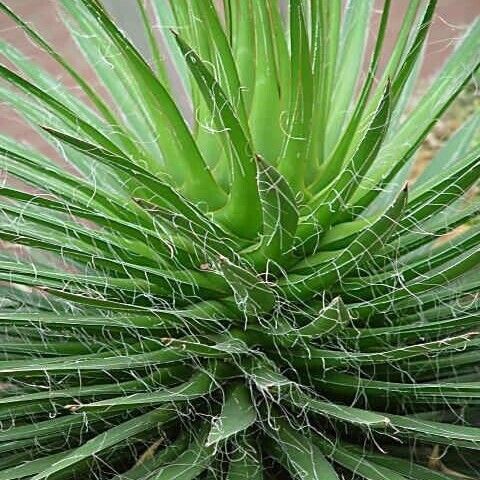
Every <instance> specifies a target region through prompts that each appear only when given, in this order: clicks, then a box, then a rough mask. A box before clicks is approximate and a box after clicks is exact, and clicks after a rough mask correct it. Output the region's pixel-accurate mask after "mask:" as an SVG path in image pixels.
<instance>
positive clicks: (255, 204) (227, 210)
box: [176, 36, 262, 238]
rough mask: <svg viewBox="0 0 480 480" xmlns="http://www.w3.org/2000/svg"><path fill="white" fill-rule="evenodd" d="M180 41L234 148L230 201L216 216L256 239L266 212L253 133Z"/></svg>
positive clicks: (212, 110) (238, 232)
mask: <svg viewBox="0 0 480 480" xmlns="http://www.w3.org/2000/svg"><path fill="white" fill-rule="evenodd" d="M176 38H177V41H178V44H179V46H180V48H181V50H182V52H183V54H184V55H185V58H186V60H187V65H188V66H189V68H190V69H191V71H192V73H193V75H194V78H195V80H196V81H197V83H198V85H199V88H200V90H201V92H202V94H203V97H204V99H205V101H206V102H207V104H208V106H209V108H210V110H211V113H212V115H213V116H214V117H215V118H216V121H217V122H218V128H220V129H223V130H225V131H226V132H227V135H228V145H229V146H230V147H231V149H232V151H231V157H230V170H231V171H230V179H231V186H230V195H229V200H228V202H227V204H226V205H225V206H224V207H223V208H222V209H221V210H220V212H217V213H216V217H217V218H218V219H219V220H221V221H223V222H224V223H225V225H226V226H227V227H228V228H229V229H230V230H231V231H232V232H233V233H235V234H237V235H238V236H240V237H244V238H254V237H255V236H256V235H257V234H258V232H259V231H260V229H261V222H262V211H261V205H260V197H259V193H258V189H257V166H256V161H255V156H254V154H253V151H252V149H251V144H250V140H249V134H248V132H246V131H245V130H244V127H242V125H241V123H240V122H239V120H238V115H237V112H236V110H234V107H233V106H232V105H231V104H230V102H229V100H228V97H227V96H226V95H225V93H224V92H223V90H222V89H221V87H220V85H219V84H218V82H217V80H216V79H215V78H214V77H213V76H212V74H211V73H210V72H209V70H208V69H207V67H206V66H205V64H204V63H203V62H202V60H201V59H200V57H199V56H198V55H197V54H196V53H195V52H194V51H193V50H192V49H191V48H190V47H189V46H188V45H187V44H186V43H185V42H184V41H183V40H182V39H181V38H180V37H179V36H177V37H176ZM219 106H221V107H220V108H219Z"/></svg>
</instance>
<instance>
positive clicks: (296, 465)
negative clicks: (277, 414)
mask: <svg viewBox="0 0 480 480" xmlns="http://www.w3.org/2000/svg"><path fill="white" fill-rule="evenodd" d="M276 423H277V425H276V429H275V430H270V431H269V435H271V437H272V438H271V441H270V442H268V444H267V445H268V446H267V449H268V452H269V453H270V454H271V455H272V456H273V457H274V458H275V459H276V460H277V461H279V462H280V463H281V464H282V465H284V466H285V467H286V468H287V469H288V470H289V471H290V472H291V474H292V475H294V477H295V478H299V479H300V478H302V479H308V480H310V479H311V480H314V479H317V478H324V479H325V480H338V476H337V474H336V473H335V470H334V469H333V467H332V466H331V465H330V463H329V462H328V461H327V459H326V458H325V457H324V455H323V454H322V452H321V450H320V449H319V448H318V447H317V446H316V445H315V444H314V443H313V442H312V441H311V439H310V438H309V437H308V433H306V434H305V435H304V434H303V433H302V431H301V430H295V429H294V428H292V427H290V426H289V425H288V424H287V423H286V422H285V421H277V422H276Z"/></svg>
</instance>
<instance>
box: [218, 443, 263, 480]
mask: <svg viewBox="0 0 480 480" xmlns="http://www.w3.org/2000/svg"><path fill="white" fill-rule="evenodd" d="M245 478H248V479H251V480H262V479H263V465H262V462H261V458H260V454H259V452H258V451H257V449H256V448H255V446H254V445H253V442H249V441H247V440H246V439H244V440H243V441H242V442H240V443H237V444H235V448H234V451H233V453H232V454H231V456H230V466H229V468H228V474H227V479H226V480H244V479H245Z"/></svg>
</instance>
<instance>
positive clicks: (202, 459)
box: [149, 429, 214, 480]
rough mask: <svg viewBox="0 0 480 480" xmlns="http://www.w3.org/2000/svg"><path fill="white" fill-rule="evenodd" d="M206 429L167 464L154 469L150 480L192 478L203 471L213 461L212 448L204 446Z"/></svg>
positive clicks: (186, 479)
mask: <svg viewBox="0 0 480 480" xmlns="http://www.w3.org/2000/svg"><path fill="white" fill-rule="evenodd" d="M205 432H206V429H205V430H202V431H201V432H200V434H199V435H198V438H194V439H193V440H192V442H191V443H190V445H189V446H188V448H187V450H185V452H183V453H182V454H180V455H179V456H178V457H177V458H175V459H173V460H172V461H171V463H170V464H169V465H166V466H164V467H162V468H160V469H159V470H156V471H155V472H154V473H153V475H152V476H151V477H149V478H150V479H151V480H193V479H194V478H197V477H198V476H199V475H200V474H201V473H202V472H203V471H205V470H206V469H207V468H208V466H209V465H210V463H211V462H212V461H213V454H214V448H213V447H207V446H205V439H206V434H205Z"/></svg>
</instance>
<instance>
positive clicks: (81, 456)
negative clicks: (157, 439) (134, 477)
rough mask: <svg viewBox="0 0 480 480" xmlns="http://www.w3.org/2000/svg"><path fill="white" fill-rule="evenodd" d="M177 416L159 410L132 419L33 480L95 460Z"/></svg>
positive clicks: (48, 468)
mask: <svg viewBox="0 0 480 480" xmlns="http://www.w3.org/2000/svg"><path fill="white" fill-rule="evenodd" d="M175 416H176V414H175V412H172V411H171V410H169V409H166V408H159V409H157V410H153V411H151V412H148V413H145V414H143V415H139V416H137V417H135V418H132V419H131V420H128V421H127V422H123V423H121V424H120V425H117V426H115V427H113V428H110V429H109V430H106V431H105V432H104V433H102V434H101V435H98V436H96V437H94V438H92V439H91V440H88V441H87V442H85V443H84V444H83V445H82V446H80V447H78V448H76V449H74V450H73V451H71V452H69V453H68V454H67V455H65V456H64V457H63V458H62V459H60V461H58V462H56V463H54V464H51V465H50V466H49V467H47V468H45V470H43V471H41V472H40V473H38V474H37V475H35V476H34V477H32V480H41V479H43V478H49V477H51V476H53V475H55V474H59V473H61V472H65V471H66V470H67V469H72V468H73V467H74V466H75V465H76V464H78V463H80V462H82V461H85V460H88V459H91V458H94V457H95V456H96V455H98V454H99V453H100V452H102V451H104V450H106V449H108V448H110V447H112V446H115V445H118V444H120V443H121V442H124V441H125V440H128V439H129V438H130V437H134V436H135V435H138V434H140V433H143V432H147V431H149V430H153V429H154V428H158V427H160V426H162V425H164V424H165V423H168V422H170V421H172V420H173V419H174V418H175Z"/></svg>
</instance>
